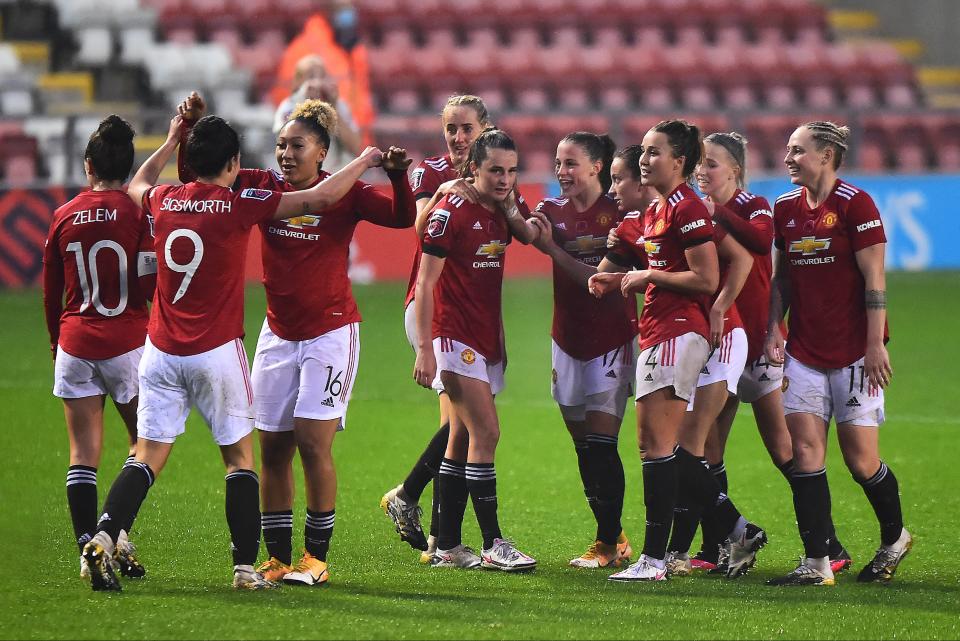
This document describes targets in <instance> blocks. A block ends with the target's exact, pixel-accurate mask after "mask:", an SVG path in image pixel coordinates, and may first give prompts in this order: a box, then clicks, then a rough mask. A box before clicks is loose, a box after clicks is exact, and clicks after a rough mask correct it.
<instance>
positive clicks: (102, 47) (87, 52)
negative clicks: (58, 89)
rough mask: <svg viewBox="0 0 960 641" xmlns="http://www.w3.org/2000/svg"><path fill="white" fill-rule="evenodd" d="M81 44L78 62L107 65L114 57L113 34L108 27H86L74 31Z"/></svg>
mask: <svg viewBox="0 0 960 641" xmlns="http://www.w3.org/2000/svg"><path fill="white" fill-rule="evenodd" d="M74 35H75V37H76V38H77V40H78V42H79V44H80V50H79V51H78V52H77V62H79V63H81V64H84V65H105V64H106V63H107V62H109V61H110V59H111V58H112V57H113V34H112V33H111V32H110V30H109V29H107V28H106V27H84V28H82V29H78V30H76V31H74Z"/></svg>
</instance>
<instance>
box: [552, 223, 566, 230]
mask: <svg viewBox="0 0 960 641" xmlns="http://www.w3.org/2000/svg"><path fill="white" fill-rule="evenodd" d="M555 227H556V228H557V229H562V230H563V231H567V223H557V224H556V225H555Z"/></svg>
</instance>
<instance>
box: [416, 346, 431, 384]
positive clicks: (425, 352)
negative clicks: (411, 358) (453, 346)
mask: <svg viewBox="0 0 960 641" xmlns="http://www.w3.org/2000/svg"><path fill="white" fill-rule="evenodd" d="M436 377H437V357H436V356H435V355H434V353H433V349H418V350H417V360H416V362H415V363H414V364H413V380H415V381H417V385H420V386H421V387H426V388H428V389H429V388H430V387H431V386H432V385H433V379H435V378H436Z"/></svg>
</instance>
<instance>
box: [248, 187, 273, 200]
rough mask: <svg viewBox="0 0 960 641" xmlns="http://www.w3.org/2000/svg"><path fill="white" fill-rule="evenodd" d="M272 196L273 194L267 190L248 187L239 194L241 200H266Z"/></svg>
mask: <svg viewBox="0 0 960 641" xmlns="http://www.w3.org/2000/svg"><path fill="white" fill-rule="evenodd" d="M272 195H273V192H272V191H270V190H269V189H254V188H253V187H249V188H247V189H244V190H243V191H241V192H240V197H241V198H250V199H252V200H267V199H268V198H270V196H272Z"/></svg>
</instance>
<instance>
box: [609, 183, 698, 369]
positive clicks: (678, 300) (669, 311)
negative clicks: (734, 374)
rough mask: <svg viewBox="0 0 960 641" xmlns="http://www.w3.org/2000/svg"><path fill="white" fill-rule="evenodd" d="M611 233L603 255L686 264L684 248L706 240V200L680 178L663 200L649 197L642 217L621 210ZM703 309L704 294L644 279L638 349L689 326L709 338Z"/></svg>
mask: <svg viewBox="0 0 960 641" xmlns="http://www.w3.org/2000/svg"><path fill="white" fill-rule="evenodd" d="M617 236H618V237H619V238H620V240H619V242H618V243H617V246H616V247H614V248H613V249H612V250H611V251H610V253H609V254H607V256H608V258H610V260H612V261H613V262H615V263H617V264H618V265H622V266H630V265H633V264H636V262H637V261H638V260H640V261H642V260H643V259H646V261H647V264H648V269H655V270H659V271H666V272H684V271H689V270H690V265H688V264H687V257H686V255H685V254H684V252H685V250H686V249H688V248H690V247H694V246H696V245H699V244H702V243H706V242H711V241H712V240H713V223H712V222H711V221H710V214H709V212H707V208H706V206H704V204H703V203H702V202H700V198H699V197H697V194H696V193H695V192H694V191H693V190H692V189H690V187H688V186H687V184H686V183H683V184H681V185H680V186H679V187H677V188H676V189H674V190H673V191H672V192H671V193H670V194H669V195H668V196H667V197H666V199H664V200H663V201H654V202H653V203H651V204H650V206H649V207H648V208H647V211H646V212H645V213H644V215H643V217H640V216H625V217H624V219H623V222H621V223H620V225H619V226H618V227H617ZM611 295H614V294H611ZM709 313H710V296H705V295H701V294H694V295H688V294H682V293H680V292H677V291H673V290H671V289H667V288H666V287H657V286H656V285H653V284H650V285H648V286H647V291H646V294H645V296H644V300H643V313H642V314H641V315H640V350H641V351H643V350H645V349H648V348H650V347H653V346H654V345H659V344H660V343H662V342H664V341H666V340H670V339H671V338H676V337H677V336H682V335H683V334H687V333H689V332H696V333H697V334H700V335H701V336H703V337H704V338H706V339H707V340H709V338H708V334H709V333H710V322H709V318H708V314H709Z"/></svg>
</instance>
